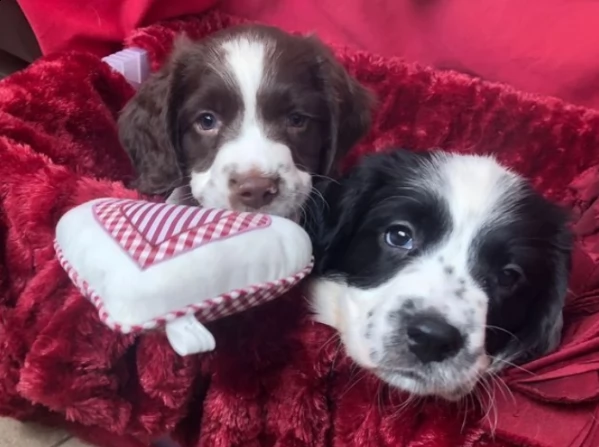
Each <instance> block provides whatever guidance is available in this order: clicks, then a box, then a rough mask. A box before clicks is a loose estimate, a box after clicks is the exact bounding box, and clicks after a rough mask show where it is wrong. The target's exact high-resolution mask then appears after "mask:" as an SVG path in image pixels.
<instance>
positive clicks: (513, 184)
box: [306, 150, 572, 399]
mask: <svg viewBox="0 0 599 447" xmlns="http://www.w3.org/2000/svg"><path fill="white" fill-rule="evenodd" d="M319 188H320V192H321V193H322V195H323V198H324V201H325V202H326V205H324V206H323V203H322V200H320V201H319V200H314V201H312V202H313V203H312V206H313V207H312V209H311V210H310V219H309V222H307V224H306V228H307V230H308V232H309V233H310V235H311V237H312V240H313V244H314V250H315V257H316V260H317V264H316V266H315V274H316V277H317V278H318V279H316V280H314V281H313V282H312V284H311V296H312V299H313V307H314V310H315V313H316V315H317V319H318V320H319V321H320V322H322V323H325V324H327V325H330V326H332V327H334V328H336V329H337V330H338V331H339V333H340V337H341V340H342V341H343V344H344V345H345V348H346V351H347V353H348V354H349V356H350V357H352V358H353V359H354V360H355V361H356V362H357V363H358V364H359V365H361V366H363V367H365V368H367V369H369V370H371V371H372V372H374V373H375V374H376V375H378V376H379V377H380V378H382V379H383V380H384V381H386V382H388V383H389V384H391V385H393V386H396V387H398V388H401V389H403V390H405V391H408V392H410V393H413V394H417V395H435V396H440V397H444V398H446V399H458V398H460V397H461V396H464V395H465V394H467V393H469V392H470V391H472V389H473V388H474V387H475V385H476V383H477V382H478V380H479V379H480V378H481V377H483V376H484V375H485V374H486V373H489V372H494V371H497V370H499V369H501V368H503V367H505V366H506V365H509V364H511V363H512V362H516V363H517V362H525V361H528V360H530V359H532V358H535V357H538V356H541V355H543V354H545V353H547V352H549V351H551V350H553V349H554V348H556V347H557V345H558V344H559V342H560V335H561V329H562V308H563V305H564V299H565V295H566V290H567V282H568V274H569V269H570V253H571V245H572V242H571V239H572V238H571V234H570V232H569V230H568V218H567V215H566V213H565V212H563V210H562V209H560V208H559V207H558V206H556V205H554V204H552V203H550V202H549V201H547V200H546V199H544V198H543V197H542V196H541V195H539V194H538V193H536V192H535V191H534V190H533V189H532V188H531V186H530V185H529V184H528V183H527V182H526V181H525V180H524V179H523V178H522V177H520V176H519V175H517V174H516V173H514V172H511V171H510V170H507V169H506V168H504V167H502V166H501V165H500V164H498V162H497V161H496V160H495V159H494V158H492V157H487V156H465V155H452V154H449V153H445V152H440V151H437V152H429V153H413V152H408V151H404V150H398V151H394V152H390V153H385V154H378V155H372V156H369V157H365V158H364V159H363V161H362V162H361V163H360V164H359V166H357V167H356V168H355V169H353V170H352V171H351V172H349V173H348V174H347V175H346V176H345V177H343V178H341V179H340V181H339V182H336V181H328V182H326V183H324V184H321V185H320V186H319Z"/></svg>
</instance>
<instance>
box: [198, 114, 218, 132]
mask: <svg viewBox="0 0 599 447" xmlns="http://www.w3.org/2000/svg"><path fill="white" fill-rule="evenodd" d="M218 126H219V122H218V118H216V116H215V115H214V114H213V113H210V112H204V113H202V114H200V116H199V117H198V119H197V121H196V128H197V129H198V130H199V131H205V132H207V131H213V130H216V129H217V128H218Z"/></svg>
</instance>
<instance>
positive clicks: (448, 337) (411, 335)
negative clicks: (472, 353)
mask: <svg viewBox="0 0 599 447" xmlns="http://www.w3.org/2000/svg"><path fill="white" fill-rule="evenodd" d="M407 329H408V346H409V349H410V351H411V352H412V353H413V354H414V355H415V356H416V357H418V359H419V360H420V361H421V362H422V363H432V362H441V361H443V360H446V359H448V358H450V357H453V356H454V355H456V354H457V353H458V351H459V350H460V349H462V347H463V346H464V337H462V334H461V333H460V331H459V330H458V329H457V328H456V327H455V326H452V325H451V324H449V323H448V322H447V321H445V320H444V319H443V318H442V317H441V316H438V315H434V314H418V315H415V316H414V317H413V318H412V319H411V321H410V322H409V324H408V328H407Z"/></svg>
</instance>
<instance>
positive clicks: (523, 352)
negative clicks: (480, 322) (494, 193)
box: [506, 199, 574, 363]
mask: <svg viewBox="0 0 599 447" xmlns="http://www.w3.org/2000/svg"><path fill="white" fill-rule="evenodd" d="M540 200H542V201H544V200H545V199H540ZM539 213H542V214H541V215H542V218H543V219H544V220H545V222H546V227H545V229H544V230H543V232H545V233H549V234H551V236H550V237H549V241H550V248H549V250H548V251H547V252H546V255H547V256H546V260H545V261H546V262H547V263H548V266H549V268H548V270H547V271H548V273H549V274H548V275H546V276H545V278H543V279H542V281H543V284H544V287H542V288H541V289H540V290H539V291H538V293H539V294H540V295H539V296H538V297H536V299H535V301H534V308H533V310H532V315H534V316H535V318H534V319H531V320H530V323H529V324H527V325H526V326H525V327H524V328H523V329H522V330H521V331H519V332H517V333H516V334H515V335H516V337H515V338H514V340H513V342H512V345H511V346H508V347H507V348H506V353H507V355H506V356H507V357H509V355H510V354H515V355H518V363H524V362H527V361H529V360H533V359H536V358H540V357H542V356H544V355H547V354H548V353H550V352H552V351H554V350H555V349H557V348H558V346H559V344H560V343H561V339H562V328H563V310H564V305H565V299H566V296H567V293H568V283H569V279H570V271H571V267H572V249H573V245H574V236H573V233H572V231H571V228H570V214H569V213H568V212H567V211H566V210H565V209H563V208H561V207H560V206H558V205H555V204H553V203H550V202H547V201H544V203H543V207H542V210H539ZM541 237H542V236H541ZM508 360H509V359H508Z"/></svg>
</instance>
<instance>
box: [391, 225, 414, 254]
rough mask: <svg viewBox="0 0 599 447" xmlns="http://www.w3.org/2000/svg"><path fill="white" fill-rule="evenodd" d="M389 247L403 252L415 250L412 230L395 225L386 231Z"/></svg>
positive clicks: (404, 226)
mask: <svg viewBox="0 0 599 447" xmlns="http://www.w3.org/2000/svg"><path fill="white" fill-rule="evenodd" d="M385 242H386V243H387V245H390V246H391V247H395V248H401V249H403V250H413V249H414V246H415V245H416V244H415V242H414V235H413V234H412V229H411V228H410V227H408V226H406V225H399V224H398V225H393V226H391V227H389V228H387V231H385Z"/></svg>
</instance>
